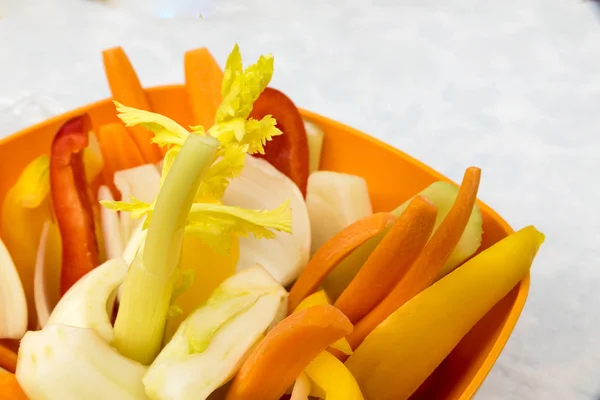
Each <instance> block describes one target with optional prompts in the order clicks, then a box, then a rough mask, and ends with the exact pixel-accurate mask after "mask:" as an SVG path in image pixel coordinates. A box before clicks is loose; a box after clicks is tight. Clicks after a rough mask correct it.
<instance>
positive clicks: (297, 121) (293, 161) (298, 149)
mask: <svg viewBox="0 0 600 400" xmlns="http://www.w3.org/2000/svg"><path fill="white" fill-rule="evenodd" d="M265 115H272V116H273V118H275V120H277V127H278V128H279V129H280V130H281V131H282V132H283V135H279V136H276V137H274V138H273V140H272V141H270V142H268V143H267V145H266V146H265V154H264V155H261V154H257V155H256V156H257V157H262V158H264V159H266V160H267V161H269V162H270V163H271V164H272V165H273V166H274V167H275V168H277V169H278V170H279V171H281V172H283V173H284V174H285V175H287V176H288V177H289V178H290V179H291V180H293V181H294V183H296V185H298V187H299V188H300V191H301V192H302V194H303V195H306V185H307V182H308V139H307V137H306V129H305V128H304V122H303V120H302V116H301V115H300V111H298V109H297V108H296V106H295V105H294V103H292V101H291V100H290V99H289V98H288V97H287V96H286V95H285V94H283V93H281V92H280V91H279V90H276V89H273V88H269V87H268V88H266V89H265V90H264V92H262V94H261V95H260V96H259V97H258V100H256V102H255V103H254V107H253V108H252V112H251V113H250V116H251V117H252V118H256V119H261V118H262V117H264V116H265Z"/></svg>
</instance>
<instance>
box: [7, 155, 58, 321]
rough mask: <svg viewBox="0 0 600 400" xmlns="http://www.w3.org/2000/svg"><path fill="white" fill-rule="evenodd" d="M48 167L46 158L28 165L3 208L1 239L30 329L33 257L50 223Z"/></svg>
mask: <svg viewBox="0 0 600 400" xmlns="http://www.w3.org/2000/svg"><path fill="white" fill-rule="evenodd" d="M49 166H50V161H49V158H48V156H45V155H44V156H40V157H38V158H36V159H35V160H33V161H32V162H30V163H29V164H28V165H27V166H26V167H25V169H24V170H23V172H22V173H21V175H20V176H19V178H18V180H17V182H16V183H15V185H14V186H13V187H12V188H10V189H9V191H8V193H7V195H6V198H5V199H4V202H3V204H2V217H1V224H2V225H1V226H0V235H1V236H2V240H3V241H4V244H5V245H6V248H7V249H8V252H9V253H10V254H11V256H12V258H13V262H14V264H15V267H16V268H17V271H18V273H19V277H20V279H21V282H22V284H23V289H24V290H25V295H26V297H27V307H28V320H29V328H31V329H35V327H36V325H37V314H36V309H35V302H34V295H33V276H34V271H35V263H36V255H37V250H38V246H39V242H40V236H41V233H42V228H43V226H44V223H45V222H46V221H48V220H51V219H52V209H51V206H50V199H49V192H50V179H49Z"/></svg>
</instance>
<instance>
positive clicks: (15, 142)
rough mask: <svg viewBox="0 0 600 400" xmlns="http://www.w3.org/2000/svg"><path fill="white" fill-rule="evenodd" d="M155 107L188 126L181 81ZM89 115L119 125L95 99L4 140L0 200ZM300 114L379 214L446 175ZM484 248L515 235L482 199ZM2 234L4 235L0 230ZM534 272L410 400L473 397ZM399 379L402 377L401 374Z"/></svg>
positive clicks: (109, 107)
mask: <svg viewBox="0 0 600 400" xmlns="http://www.w3.org/2000/svg"><path fill="white" fill-rule="evenodd" d="M148 95H149V97H150V100H151V104H152V107H153V109H154V110H155V111H157V112H159V113H162V114H164V115H167V116H169V117H171V118H172V119H174V120H176V121H177V122H179V123H180V124H181V125H183V126H188V125H190V124H191V117H190V111H189V105H188V101H187V96H186V94H185V90H184V88H183V86H167V87H158V88H152V89H149V90H148ZM85 112H87V113H88V114H89V115H90V117H91V119H92V122H93V124H94V126H95V127H96V126H98V125H100V124H104V123H108V122H115V121H117V117H116V114H115V109H114V106H113V104H112V102H110V101H108V100H104V101H100V102H98V103H94V104H90V105H88V106H85V107H82V108H80V109H78V110H74V111H72V112H70V113H67V114H64V115H61V116H58V117H56V118H53V119H51V120H48V121H45V122H43V123H41V124H38V125H35V126H32V127H31V128H28V129H26V130H24V131H22V132H20V133H18V134H16V135H13V136H10V137H8V138H6V139H3V140H1V141H0V204H1V203H2V201H3V200H4V197H5V195H6V192H7V190H8V189H9V188H10V187H11V186H12V185H13V184H14V182H15V181H16V179H17V178H18V174H19V173H20V171H21V170H22V169H23V167H24V166H25V165H27V163H29V162H30V161H31V160H33V159H34V158H35V157H37V156H39V155H41V154H48V153H49V149H50V143H51V140H52V137H53V135H54V133H55V132H56V130H57V129H58V127H59V126H60V124H61V123H62V122H64V121H65V120H66V119H68V118H70V117H73V116H75V115H78V114H82V113H85ZM303 115H304V116H305V117H306V118H307V119H310V120H312V121H313V122H315V123H316V124H318V125H319V126H320V127H321V128H322V129H323V131H324V132H325V141H324V146H323V156H322V161H321V168H322V169H325V170H332V171H339V172H346V173H351V174H356V175H360V176H362V177H364V178H365V179H366V180H367V183H368V186H369V192H370V194H371V199H372V202H373V208H374V211H390V210H392V209H394V208H395V207H396V206H397V205H399V204H401V203H402V202H404V201H405V200H406V199H408V198H409V197H411V196H413V195H414V194H415V193H417V192H419V191H420V190H421V189H423V188H425V187H426V186H427V185H429V184H430V183H432V182H434V181H436V180H446V181H447V180H448V179H447V178H445V177H444V176H442V175H440V174H439V173H437V172H436V171H434V170H432V169H431V168H429V167H427V166H426V165H424V164H422V163H420V162H418V161H416V160H415V159H413V158H411V157H410V156H408V155H406V154H404V153H402V152H401V151H399V150H397V149H394V148H392V147H390V146H388V145H386V144H384V143H382V142H380V141H378V140H376V139H374V138H372V137H370V136H367V135H365V134H362V133H360V132H358V131H356V130H354V129H352V128H349V127H347V126H344V125H342V124H340V123H337V122H335V121H331V120H329V119H327V118H324V117H321V116H319V115H317V114H314V113H311V112H308V111H303ZM479 205H480V207H481V211H482V213H483V225H484V237H483V245H482V247H481V249H485V248H487V247H489V246H490V245H492V244H493V243H495V242H497V241H498V240H500V239H502V238H503V237H505V236H506V235H507V234H509V233H510V232H512V229H511V228H510V226H508V224H506V222H504V220H502V218H501V217H500V216H498V215H497V214H496V213H495V212H494V211H493V210H491V209H490V208H489V207H488V206H486V205H485V204H483V203H481V202H480V203H479ZM0 234H1V232H0ZM528 287H529V276H527V277H526V278H525V279H524V280H523V281H521V282H520V283H519V285H517V286H516V287H515V288H514V289H513V290H512V291H511V292H510V293H509V294H508V295H507V296H506V297H505V298H504V299H503V300H502V301H500V302H499V303H498V304H497V305H496V306H495V307H494V308H493V309H492V310H491V311H490V312H489V313H488V314H487V315H486V316H485V317H484V318H483V319H482V320H481V321H480V322H479V323H478V324H477V325H476V326H475V327H474V328H473V329H472V330H471V331H470V332H469V334H468V335H467V336H466V337H465V338H463V340H462V341H461V342H460V343H459V345H458V346H457V347H456V348H455V349H454V351H453V352H452V353H451V354H450V355H449V356H448V357H447V358H446V360H445V361H444V362H443V363H442V364H441V365H440V366H439V368H438V369H437V370H436V371H435V373H434V374H433V375H432V376H431V377H430V379H428V380H427V381H426V382H425V383H424V384H423V385H422V386H421V388H420V389H419V391H418V392H417V393H415V394H414V395H413V399H432V398H435V399H447V400H450V399H468V398H471V397H472V396H473V394H474V393H475V392H476V390H477V388H478V387H479V386H480V384H481V382H482V381H483V380H484V379H485V377H486V375H487V373H488V372H489V370H490V369H491V367H492V366H493V364H494V362H495V360H496V358H497V357H498V355H499V354H500V352H501V351H502V348H503V347H504V344H505V343H506V341H507V340H508V337H509V336H510V333H511V332H512V330H513V328H514V325H515V323H516V321H517V319H518V317H519V314H520V312H521V310H522V308H523V305H524V302H525V299H526V297H527V291H528ZM400 378H401V377H400Z"/></svg>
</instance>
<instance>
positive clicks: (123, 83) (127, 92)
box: [102, 47, 161, 164]
mask: <svg viewBox="0 0 600 400" xmlns="http://www.w3.org/2000/svg"><path fill="white" fill-rule="evenodd" d="M102 57H103V59H104V71H105V73H106V78H107V79H108V86H110V92H111V93H112V97H113V99H114V100H116V101H118V102H119V103H121V104H124V105H126V106H128V107H135V108H139V109H141V110H145V111H152V109H151V106H150V101H149V100H148V97H147V96H146V92H145V91H144V89H143V88H142V85H141V84H140V80H139V78H138V76H137V74H136V73H135V70H134V69H133V66H132V65H131V62H130V61H129V58H128V57H127V54H125V52H124V51H123V49H122V48H121V47H113V48H112V49H108V50H104V51H103V52H102ZM127 129H128V132H129V134H130V135H131V137H132V138H133V140H134V141H135V143H136V145H137V147H138V148H139V150H140V152H141V154H142V156H143V157H144V161H145V162H147V163H153V164H155V163H157V162H158V161H160V159H161V151H160V149H159V147H158V146H157V145H156V144H154V143H151V142H150V139H152V136H153V135H152V133H151V132H149V131H148V130H146V129H144V128H142V127H141V126H133V127H130V128H127Z"/></svg>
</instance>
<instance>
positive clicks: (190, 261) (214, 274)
mask: <svg viewBox="0 0 600 400" xmlns="http://www.w3.org/2000/svg"><path fill="white" fill-rule="evenodd" d="M238 258H239V245H238V239H237V237H236V238H234V239H233V245H232V246H231V250H230V252H229V253H227V254H220V253H217V252H215V251H214V250H213V249H212V248H211V247H210V246H208V245H206V244H204V243H203V242H202V239H201V238H198V237H196V236H194V235H190V234H186V235H185V237H184V238H183V250H182V254H181V278H180V284H179V287H180V289H181V290H180V293H181V294H180V295H179V296H177V297H176V298H175V299H172V300H171V306H172V307H173V311H174V313H175V314H172V315H171V316H170V317H169V318H168V319H167V327H166V331H165V338H164V341H165V343H167V342H168V341H169V340H170V339H171V337H172V336H173V334H175V331H176V330H177V328H178V327H179V325H180V324H181V323H182V322H183V321H184V320H185V319H186V318H187V317H188V315H190V313H191V312H192V311H194V310H195V309H196V308H198V307H199V306H201V305H202V304H203V303H204V301H206V300H207V299H208V298H209V296H210V295H211V294H212V293H213V292H214V291H215V289H216V288H217V287H218V286H219V285H220V284H221V283H223V281H224V280H225V279H227V278H229V277H230V276H232V275H233V274H234V273H235V268H236V265H237V262H238ZM187 282H189V283H187Z"/></svg>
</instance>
